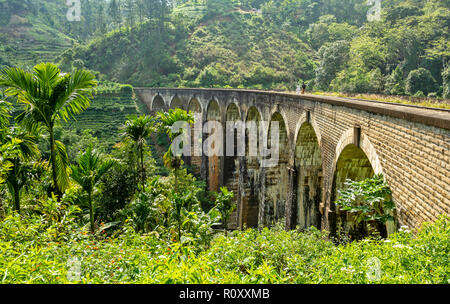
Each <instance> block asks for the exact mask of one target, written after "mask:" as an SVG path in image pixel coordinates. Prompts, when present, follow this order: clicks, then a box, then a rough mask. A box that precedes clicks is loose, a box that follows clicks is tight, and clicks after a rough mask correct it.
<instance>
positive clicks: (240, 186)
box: [135, 88, 450, 232]
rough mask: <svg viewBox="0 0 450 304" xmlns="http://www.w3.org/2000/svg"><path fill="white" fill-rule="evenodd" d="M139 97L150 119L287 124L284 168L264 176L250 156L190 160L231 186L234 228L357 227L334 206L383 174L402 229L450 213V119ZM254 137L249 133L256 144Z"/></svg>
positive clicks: (243, 94) (267, 100)
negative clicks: (184, 114)
mask: <svg viewBox="0 0 450 304" xmlns="http://www.w3.org/2000/svg"><path fill="white" fill-rule="evenodd" d="M135 93H136V95H137V97H138V99H139V100H140V101H141V102H142V103H144V104H145V105H146V106H147V108H148V110H149V111H150V112H153V111H160V110H168V109H169V108H182V109H184V110H187V111H191V112H193V113H199V114H200V115H201V117H202V120H203V122H205V121H212V120H216V121H220V122H223V123H224V122H225V121H237V120H240V121H242V122H249V121H256V122H258V121H266V122H270V124H268V125H267V127H266V128H265V130H262V131H263V132H265V133H266V134H268V133H269V132H270V127H271V125H272V122H273V121H278V122H279V129H280V135H279V140H280V159H279V163H278V166H276V167H273V168H265V167H261V166H260V164H259V162H258V160H257V159H256V158H255V157H251V156H249V154H248V151H246V152H247V153H246V156H239V157H227V156H224V157H206V156H204V155H203V156H201V157H195V156H192V157H190V158H189V159H188V162H189V163H190V165H192V166H193V167H195V168H197V172H198V173H199V174H200V175H201V177H202V178H204V179H205V180H207V183H208V185H209V188H210V189H211V190H215V191H217V190H218V188H219V187H220V186H222V185H226V186H228V188H229V189H231V190H233V192H234V193H235V199H236V203H237V208H236V212H235V213H234V214H233V215H232V216H231V219H230V222H231V224H230V225H231V226H232V227H234V228H236V227H239V228H240V227H243V226H247V227H262V226H271V225H273V224H274V223H276V222H278V221H281V222H282V223H283V224H284V225H286V229H292V228H295V227H296V226H299V227H300V228H307V227H309V226H316V227H317V228H319V229H327V230H330V231H332V232H336V229H337V226H338V223H341V220H342V221H343V222H346V221H347V223H348V221H350V222H351V215H349V214H342V213H341V212H339V210H337V209H338V208H336V206H335V205H334V201H335V199H336V196H337V194H338V190H339V189H341V188H342V187H343V185H344V182H345V180H346V179H347V178H350V179H352V180H362V179H365V178H368V177H372V176H373V175H374V174H383V175H384V177H385V179H386V181H387V183H388V184H389V187H390V188H391V190H392V198H393V200H394V202H395V204H396V222H395V225H397V226H398V225H407V226H409V227H419V226H420V224H421V223H422V222H423V221H433V220H435V219H436V218H437V217H438V216H439V215H441V214H447V215H448V214H450V152H449V150H450V111H449V110H441V109H431V108H423V107H417V106H409V105H401V104H392V103H384V102H375V101H365V100H355V99H345V98H337V97H323V96H315V95H295V94H287V93H279V92H266V91H253V90H231V89H230V90H229V89H168V88H135ZM224 125H225V123H224ZM224 132H225V131H224ZM248 136H249V134H248V131H247V132H246V141H247V142H248ZM223 138H224V141H225V138H226V136H224V137H223ZM225 144H226V143H225ZM258 145H260V143H259V142H258ZM394 228H395V227H394V226H393V225H390V226H389V227H388V230H389V231H392V229H394Z"/></svg>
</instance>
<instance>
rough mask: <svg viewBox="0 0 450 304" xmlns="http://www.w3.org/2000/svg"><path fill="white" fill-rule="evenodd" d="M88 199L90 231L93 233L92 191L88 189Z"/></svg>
mask: <svg viewBox="0 0 450 304" xmlns="http://www.w3.org/2000/svg"><path fill="white" fill-rule="evenodd" d="M88 196H89V197H88V200H89V222H90V224H91V232H92V233H94V229H95V227H94V204H93V203H92V191H89V194H88Z"/></svg>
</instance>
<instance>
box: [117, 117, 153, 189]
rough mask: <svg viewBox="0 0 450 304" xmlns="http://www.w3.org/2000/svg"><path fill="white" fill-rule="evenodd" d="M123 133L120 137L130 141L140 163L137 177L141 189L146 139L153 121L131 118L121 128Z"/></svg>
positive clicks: (143, 184) (151, 128)
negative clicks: (139, 180)
mask: <svg viewBox="0 0 450 304" xmlns="http://www.w3.org/2000/svg"><path fill="white" fill-rule="evenodd" d="M122 130H123V133H122V137H123V138H124V139H125V140H131V141H132V142H133V144H134V145H135V147H136V148H135V149H136V155H137V158H138V159H139V161H140V164H138V167H139V170H138V171H139V173H140V174H139V175H140V179H141V187H142V188H141V189H144V187H145V165H144V150H145V148H146V145H147V138H148V137H149V136H150V134H151V133H152V131H153V130H154V129H153V119H152V117H150V116H147V115H141V116H132V117H131V118H130V119H129V120H127V121H126V122H125V125H124V126H123V127H122Z"/></svg>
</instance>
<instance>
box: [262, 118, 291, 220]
mask: <svg viewBox="0 0 450 304" xmlns="http://www.w3.org/2000/svg"><path fill="white" fill-rule="evenodd" d="M274 122H277V123H278V128H279V133H278V142H279V159H278V163H277V164H276V165H275V166H273V167H268V168H266V193H265V200H264V217H263V221H264V225H266V226H269V227H271V226H274V225H275V224H276V223H277V222H280V221H283V224H284V219H285V208H286V200H287V195H288V185H289V177H288V172H287V166H288V162H289V137H288V132H287V127H286V123H285V120H284V118H283V116H282V115H281V113H279V112H275V113H274V114H273V115H272V117H271V120H270V125H269V131H268V133H267V147H268V148H269V149H271V148H272V143H271V132H272V128H273V126H274Z"/></svg>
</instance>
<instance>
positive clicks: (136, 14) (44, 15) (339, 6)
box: [0, 0, 450, 98]
mask: <svg viewBox="0 0 450 304" xmlns="http://www.w3.org/2000/svg"><path fill="white" fill-rule="evenodd" d="M0 8H1V9H0V11H1V12H2V13H1V14H2V18H1V20H2V21H1V23H0V41H1V42H2V43H1V46H0V64H3V65H10V66H21V67H24V66H27V65H28V66H29V67H32V66H34V64H36V60H37V59H39V61H43V58H49V59H54V60H58V61H60V66H61V67H62V68H63V69H64V70H67V71H70V70H71V68H72V67H76V68H82V67H83V68H88V69H90V70H93V71H97V73H98V76H99V79H101V80H113V81H117V82H120V83H129V84H132V85H135V86H167V87H178V86H186V87H234V88H258V89H277V90H295V88H296V85H297V84H298V83H299V82H301V81H306V83H307V85H308V90H310V91H311V90H320V91H335V92H348V93H378V94H380V93H382V94H389V95H415V96H418V97H424V96H431V97H445V98H448V96H449V92H450V90H449V84H450V78H449V75H450V74H449V68H448V60H449V49H450V47H449V24H450V20H449V18H450V17H449V16H450V11H449V10H450V6H449V2H448V1H446V0H426V1H422V0H384V1H382V3H381V8H382V14H381V19H380V21H371V22H369V21H368V18H367V14H368V11H369V10H370V9H371V7H370V6H369V5H368V3H367V1H365V0H348V1H337V0H285V1H281V0H280V1H273V0H272V1H267V0H242V1H237V0H181V1H176V2H169V1H165V0H163V1H152V0H110V1H89V0H82V1H81V9H82V10H81V12H82V14H81V21H80V22H67V20H66V19H65V17H66V16H65V15H66V12H67V9H68V8H67V7H66V6H64V5H62V4H61V3H59V1H56V0H52V1H38V0H26V1H13V0H8V1H6V0H3V1H0ZM64 50H65V51H64ZM63 51H64V52H63ZM44 53H45V56H44ZM54 60H53V61H54Z"/></svg>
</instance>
